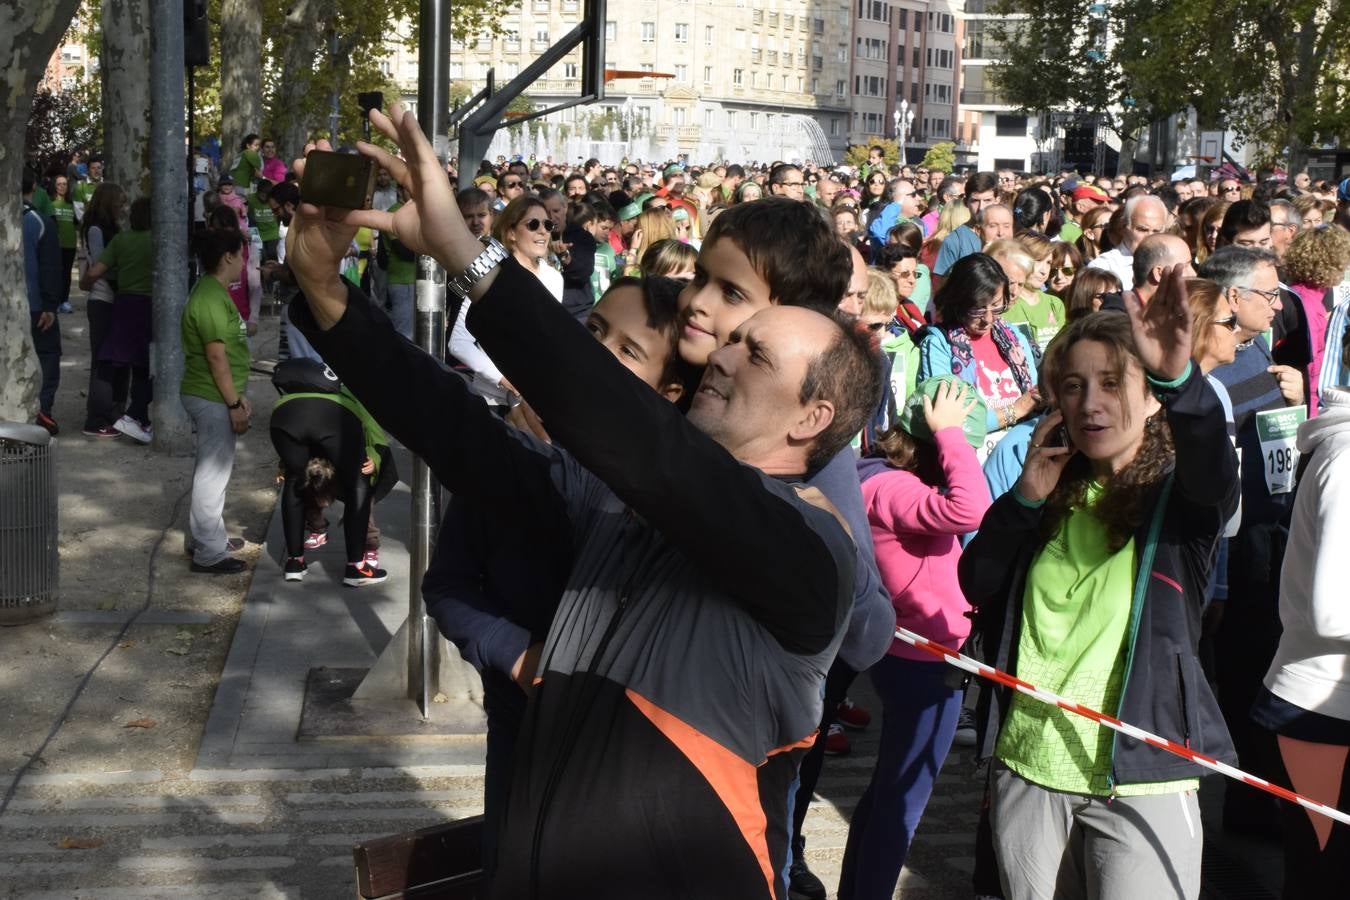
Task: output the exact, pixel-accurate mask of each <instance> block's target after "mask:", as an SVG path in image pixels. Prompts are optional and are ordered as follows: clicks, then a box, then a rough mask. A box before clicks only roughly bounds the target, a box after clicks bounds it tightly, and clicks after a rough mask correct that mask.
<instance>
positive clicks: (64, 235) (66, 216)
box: [52, 198, 76, 250]
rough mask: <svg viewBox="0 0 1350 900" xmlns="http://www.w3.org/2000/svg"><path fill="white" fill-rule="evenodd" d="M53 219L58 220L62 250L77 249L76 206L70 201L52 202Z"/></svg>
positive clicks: (57, 231) (57, 228)
mask: <svg viewBox="0 0 1350 900" xmlns="http://www.w3.org/2000/svg"><path fill="white" fill-rule="evenodd" d="M52 218H53V219H55V220H56V233H57V236H58V237H59V238H60V240H61V249H62V250H74V249H75V243H76V240H75V221H76V217H75V204H74V203H71V202H70V201H69V200H61V199H59V198H58V199H56V200H53V201H52Z"/></svg>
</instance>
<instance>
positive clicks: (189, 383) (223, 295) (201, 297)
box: [178, 275, 249, 403]
mask: <svg viewBox="0 0 1350 900" xmlns="http://www.w3.org/2000/svg"><path fill="white" fill-rule="evenodd" d="M182 337H183V382H182V384H181V386H180V387H179V388H178V390H179V392H180V393H183V394H188V395H190V396H193V397H201V398H202V399H203V400H211V401H213V402H215V403H224V402H225V398H224V396H222V395H221V393H220V388H218V387H216V380H215V378H213V377H211V366H210V365H209V364H208V363H207V361H206V345H207V344H209V343H211V342H213V341H220V342H221V343H222V344H224V345H225V358H226V359H227V360H229V363H230V378H231V379H232V380H233V382H234V390H235V393H236V394H237V395H240V396H242V395H243V393H244V389H245V388H246V387H247V386H248V364H249V352H248V326H247V325H245V324H244V320H243V319H241V318H239V310H238V309H236V308H235V305H234V301H233V300H231V299H230V293H229V291H227V290H226V289H225V286H224V285H222V284H221V283H220V282H219V281H217V280H216V278H215V276H214V275H203V276H202V277H201V278H199V279H198V280H197V284H196V285H195V286H194V287H193V288H192V293H190V294H188V302H187V306H185V307H183V324H182Z"/></svg>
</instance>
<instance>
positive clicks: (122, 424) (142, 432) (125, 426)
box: [113, 416, 154, 444]
mask: <svg viewBox="0 0 1350 900" xmlns="http://www.w3.org/2000/svg"><path fill="white" fill-rule="evenodd" d="M113 428H116V429H117V430H118V431H120V432H121V433H122V434H125V435H126V436H127V437H129V438H131V439H132V440H133V441H140V442H141V443H142V444H148V443H150V441H151V440H152V439H153V438H154V428H153V426H147V425H142V424H141V423H140V422H137V421H136V420H135V419H133V418H132V417H131V416H123V417H122V418H120V419H118V420H117V421H116V422H114V423H113Z"/></svg>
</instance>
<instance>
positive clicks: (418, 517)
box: [408, 0, 450, 718]
mask: <svg viewBox="0 0 1350 900" xmlns="http://www.w3.org/2000/svg"><path fill="white" fill-rule="evenodd" d="M449 117H450V0H421V16H420V23H419V28H418V72H417V121H418V122H419V123H421V125H422V129H423V130H424V131H425V132H426V135H427V139H428V140H430V141H431V143H432V146H434V147H435V148H436V156H437V158H439V159H440V161H441V166H442V168H444V166H445V162H446V157H447V155H448V152H449V148H450V142H449V136H448V134H447V131H448V127H449ZM414 291H415V297H416V313H415V318H414V320H413V338H414V340H415V341H416V343H417V346H419V347H421V348H422V349H423V350H425V351H426V352H427V353H430V354H431V355H432V356H433V357H434V358H436V359H438V360H444V359H445V270H444V269H442V268H441V267H440V265H439V264H438V263H437V262H436V260H434V259H432V258H431V257H430V256H420V257H418V259H417V285H416V287H415V289H414ZM411 486H412V548H411V549H412V554H411V557H412V558H411V567H412V570H411V572H410V573H409V574H410V578H409V579H408V584H409V588H408V692H409V695H410V696H411V697H412V699H413V700H414V701H415V702H416V703H417V707H418V709H419V710H420V711H421V713H422V717H423V718H426V717H427V716H428V715H429V714H430V707H431V701H432V697H433V696H434V694H435V691H436V685H437V684H439V683H440V673H441V667H442V666H443V665H445V663H446V660H445V659H444V641H442V640H441V635H440V631H439V630H438V629H437V627H436V623H435V621H434V620H433V619H432V618H431V617H430V616H428V615H427V614H426V608H425V607H424V606H423V604H422V575H423V574H424V573H425V572H426V570H427V566H428V564H429V563H430V562H431V551H432V549H433V548H434V547H435V546H436V529H437V527H438V526H439V525H440V522H441V502H440V501H441V487H440V485H439V484H438V483H437V482H436V479H435V478H434V477H432V474H431V469H430V467H428V466H427V464H426V463H425V462H423V461H422V460H421V459H419V458H416V457H414V459H413V471H412V485H411Z"/></svg>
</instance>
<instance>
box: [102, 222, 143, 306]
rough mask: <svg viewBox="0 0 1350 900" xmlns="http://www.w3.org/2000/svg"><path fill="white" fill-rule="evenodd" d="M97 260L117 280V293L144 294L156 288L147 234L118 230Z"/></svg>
mask: <svg viewBox="0 0 1350 900" xmlns="http://www.w3.org/2000/svg"><path fill="white" fill-rule="evenodd" d="M98 261H99V262H101V263H103V264H104V265H105V266H107V267H108V270H109V271H110V272H111V273H112V276H113V277H114V278H115V279H117V292H118V293H119V294H145V295H146V296H149V295H150V294H152V293H153V292H154V289H155V246H154V244H153V243H152V242H151V240H150V232H149V231H148V230H147V231H119V232H117V236H116V237H114V238H113V239H112V240H111V241H109V242H108V246H106V247H104V248H103V255H102V256H100V257H99V258H98Z"/></svg>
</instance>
